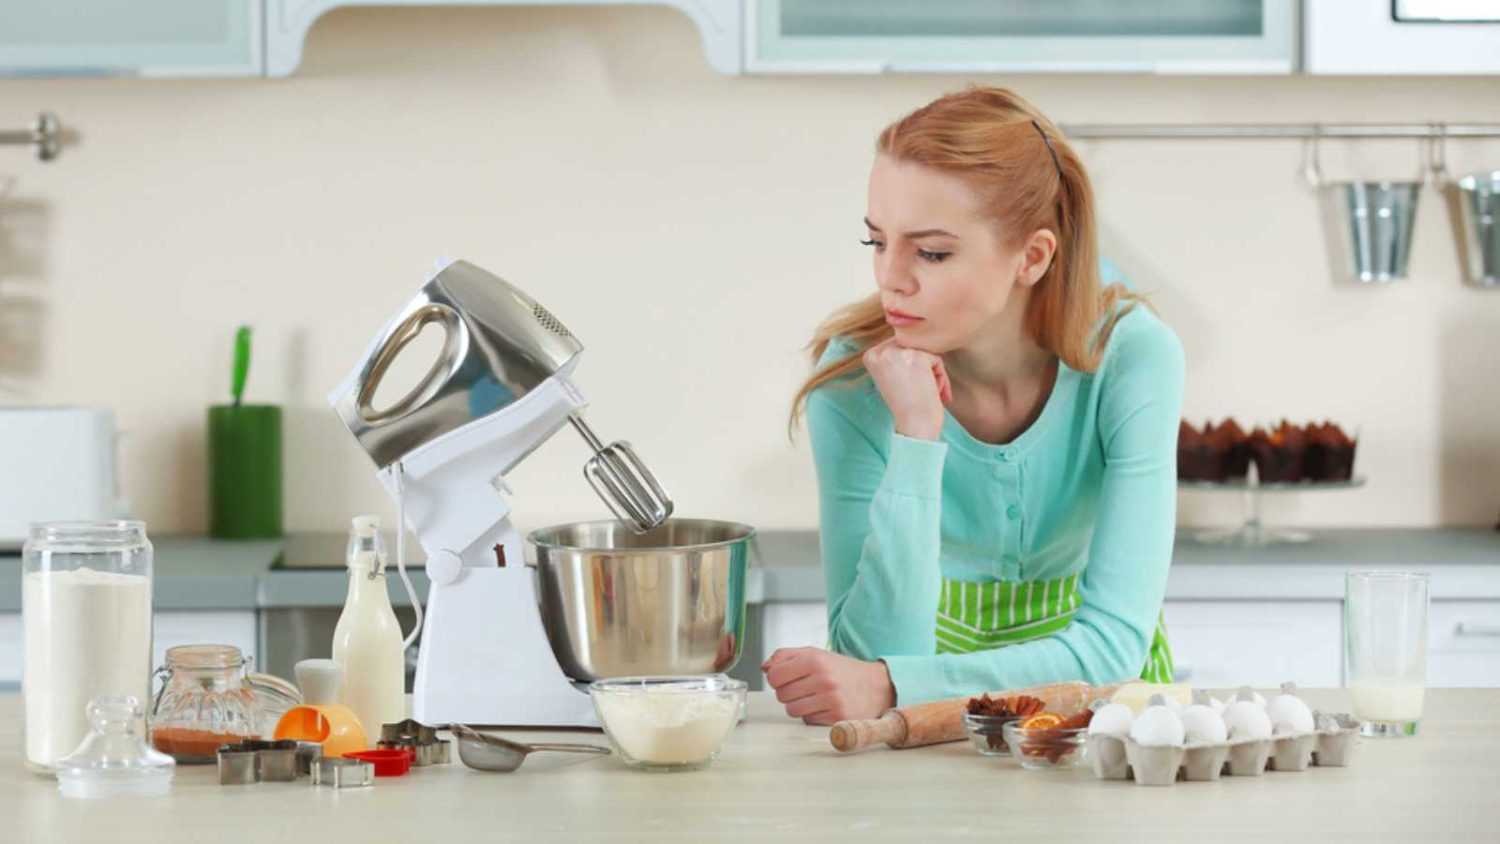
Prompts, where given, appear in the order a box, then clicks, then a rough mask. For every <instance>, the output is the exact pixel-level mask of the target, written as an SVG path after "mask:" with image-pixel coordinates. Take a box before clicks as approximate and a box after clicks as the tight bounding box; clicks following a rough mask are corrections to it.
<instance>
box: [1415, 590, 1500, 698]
mask: <svg viewBox="0 0 1500 844" xmlns="http://www.w3.org/2000/svg"><path fill="white" fill-rule="evenodd" d="M1427 685H1429V686H1482V687H1486V688H1494V687H1497V686H1500V601H1433V602H1432V606H1431V608H1430V609H1429V615H1428V632H1427Z"/></svg>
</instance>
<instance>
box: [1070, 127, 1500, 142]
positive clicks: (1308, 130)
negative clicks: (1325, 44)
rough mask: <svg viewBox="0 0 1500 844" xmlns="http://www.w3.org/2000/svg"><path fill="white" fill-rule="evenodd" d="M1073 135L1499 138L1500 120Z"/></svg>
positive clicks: (1083, 132) (1103, 130) (1090, 130)
mask: <svg viewBox="0 0 1500 844" xmlns="http://www.w3.org/2000/svg"><path fill="white" fill-rule="evenodd" d="M1061 128H1062V130H1063V134H1065V135H1067V136H1068V137H1069V138H1072V139H1075V140H1076V139H1083V138H1097V139H1111V140H1156V139H1186V138H1324V139H1327V138H1429V139H1441V138H1500V123H1222V124H1211V123H1203V124H1186V123H1179V124H1172V123H1161V124H1135V123H1073V124H1064V125H1063V126H1062V127H1061Z"/></svg>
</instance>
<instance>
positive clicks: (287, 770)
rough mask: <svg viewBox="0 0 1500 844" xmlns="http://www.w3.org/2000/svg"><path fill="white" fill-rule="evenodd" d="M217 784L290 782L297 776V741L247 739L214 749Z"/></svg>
mask: <svg viewBox="0 0 1500 844" xmlns="http://www.w3.org/2000/svg"><path fill="white" fill-rule="evenodd" d="M217 756H218V762H219V784H220V785H246V784H248V783H253V782H291V781H292V780H295V779H296V778H297V742H295V741H291V740H283V741H258V740H254V739H251V740H249V741H242V742H239V743H237V744H226V745H223V746H222V747H220V748H219V750H218V754H217Z"/></svg>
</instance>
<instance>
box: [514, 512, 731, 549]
mask: <svg viewBox="0 0 1500 844" xmlns="http://www.w3.org/2000/svg"><path fill="white" fill-rule="evenodd" d="M672 522H701V523H709V524H715V525H723V526H725V527H729V528H733V529H735V530H736V531H737V532H739V533H741V534H743V535H741V536H735V537H732V538H730V539H721V540H719V541H718V542H700V543H695V544H693V545H622V546H616V547H610V548H601V547H594V546H589V545H564V544H562V543H559V542H544V541H542V540H540V539H538V538H537V537H538V536H540V535H541V534H544V533H549V532H552V531H558V530H561V529H564V528H585V527H596V526H597V527H603V526H606V525H618V526H620V527H622V528H624V529H625V530H631V527H630V526H629V525H628V524H626V523H625V522H622V521H620V520H619V519H596V520H592V521H582V522H561V523H559V524H555V525H548V526H547V527H541V528H537V529H535V530H533V531H531V532H530V533H528V534H526V541H527V542H530V543H531V544H532V545H535V546H536V547H538V548H554V549H557V550H559V551H586V552H590V553H599V554H625V553H629V554H650V553H661V552H667V551H706V550H709V549H713V548H724V547H727V546H730V545H735V544H738V543H741V542H745V541H746V540H749V539H754V538H755V528H753V527H751V526H749V525H747V524H745V523H743V522H730V521H724V520H722V519H679V518H675V517H674V518H671V519H668V520H667V521H665V522H662V524H663V525H666V524H670V523H672Z"/></svg>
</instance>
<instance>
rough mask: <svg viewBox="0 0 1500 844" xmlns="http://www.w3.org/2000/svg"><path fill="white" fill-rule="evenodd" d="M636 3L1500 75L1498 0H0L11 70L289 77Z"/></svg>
mask: <svg viewBox="0 0 1500 844" xmlns="http://www.w3.org/2000/svg"><path fill="white" fill-rule="evenodd" d="M640 4H654V5H661V6H669V7H671V8H675V9H677V10H678V11H680V12H681V13H683V14H684V15H686V16H687V17H688V18H689V19H690V20H691V21H692V22H693V24H694V25H695V26H696V27H697V30H698V34H699V36H700V38H701V40H702V45H703V52H704V57H705V59H706V60H707V62H708V64H709V66H711V67H713V68H714V69H715V70H717V71H719V72H720V73H727V74H739V73H901V72H950V73H990V72H1005V73H1015V72H1047V73H1101V72H1106V73H1194V74H1203V73H1265V74H1287V73H1295V72H1298V71H1307V72H1311V73H1336V74H1372V75H1379V74H1400V73H1426V74H1458V73H1492V74H1500V0H858V1H857V2H856V0H148V2H141V0H0V76H4V75H11V76H15V75H26V76H69V75H83V74H90V75H131V76H211V75H228V76H258V75H265V76H287V75H290V74H292V73H294V72H295V71H296V69H297V66H298V65H299V64H300V62H301V60H302V49H303V43H304V42H305V40H306V38H307V34H308V32H309V30H311V29H312V27H313V25H314V24H315V23H316V22H317V21H318V19H320V18H321V17H322V16H323V15H324V14H326V13H328V12H329V11H331V10H333V9H337V8H340V7H345V6H376V5H378V6H509V5H551V6H562V5H566V6H612V5H640ZM432 13H433V14H442V10H441V9H433V10H432Z"/></svg>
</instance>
